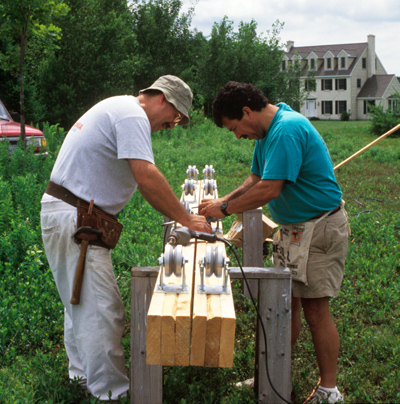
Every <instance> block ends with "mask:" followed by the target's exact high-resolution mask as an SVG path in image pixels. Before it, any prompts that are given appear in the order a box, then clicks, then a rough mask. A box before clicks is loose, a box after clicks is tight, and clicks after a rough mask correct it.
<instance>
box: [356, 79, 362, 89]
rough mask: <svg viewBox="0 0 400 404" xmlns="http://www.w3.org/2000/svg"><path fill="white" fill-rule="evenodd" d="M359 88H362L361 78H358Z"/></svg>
mask: <svg viewBox="0 0 400 404" xmlns="http://www.w3.org/2000/svg"><path fill="white" fill-rule="evenodd" d="M357 88H361V79H357Z"/></svg>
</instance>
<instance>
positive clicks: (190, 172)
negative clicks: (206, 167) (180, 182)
mask: <svg viewBox="0 0 400 404" xmlns="http://www.w3.org/2000/svg"><path fill="white" fill-rule="evenodd" d="M186 174H187V177H188V178H189V179H194V180H197V176H198V174H199V170H198V169H197V168H196V166H189V167H188V169H187V170H186Z"/></svg>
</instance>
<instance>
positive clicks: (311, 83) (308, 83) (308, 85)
mask: <svg viewBox="0 0 400 404" xmlns="http://www.w3.org/2000/svg"><path fill="white" fill-rule="evenodd" d="M304 88H305V90H306V91H316V89H317V82H316V81H315V80H314V79H306V80H305V81H304Z"/></svg>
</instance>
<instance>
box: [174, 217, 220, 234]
mask: <svg viewBox="0 0 400 404" xmlns="http://www.w3.org/2000/svg"><path fill="white" fill-rule="evenodd" d="M189 219H190V220H189V221H188V222H187V223H181V224H182V226H186V227H189V229H190V230H194V231H201V232H203V233H211V231H212V229H211V225H210V224H209V223H207V220H206V218H205V217H204V216H199V215H190V216H189Z"/></svg>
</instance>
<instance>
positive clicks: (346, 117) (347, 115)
mask: <svg viewBox="0 0 400 404" xmlns="http://www.w3.org/2000/svg"><path fill="white" fill-rule="evenodd" d="M350 116H351V113H350V112H348V111H343V112H342V113H341V114H340V120H341V121H349V120H350Z"/></svg>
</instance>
